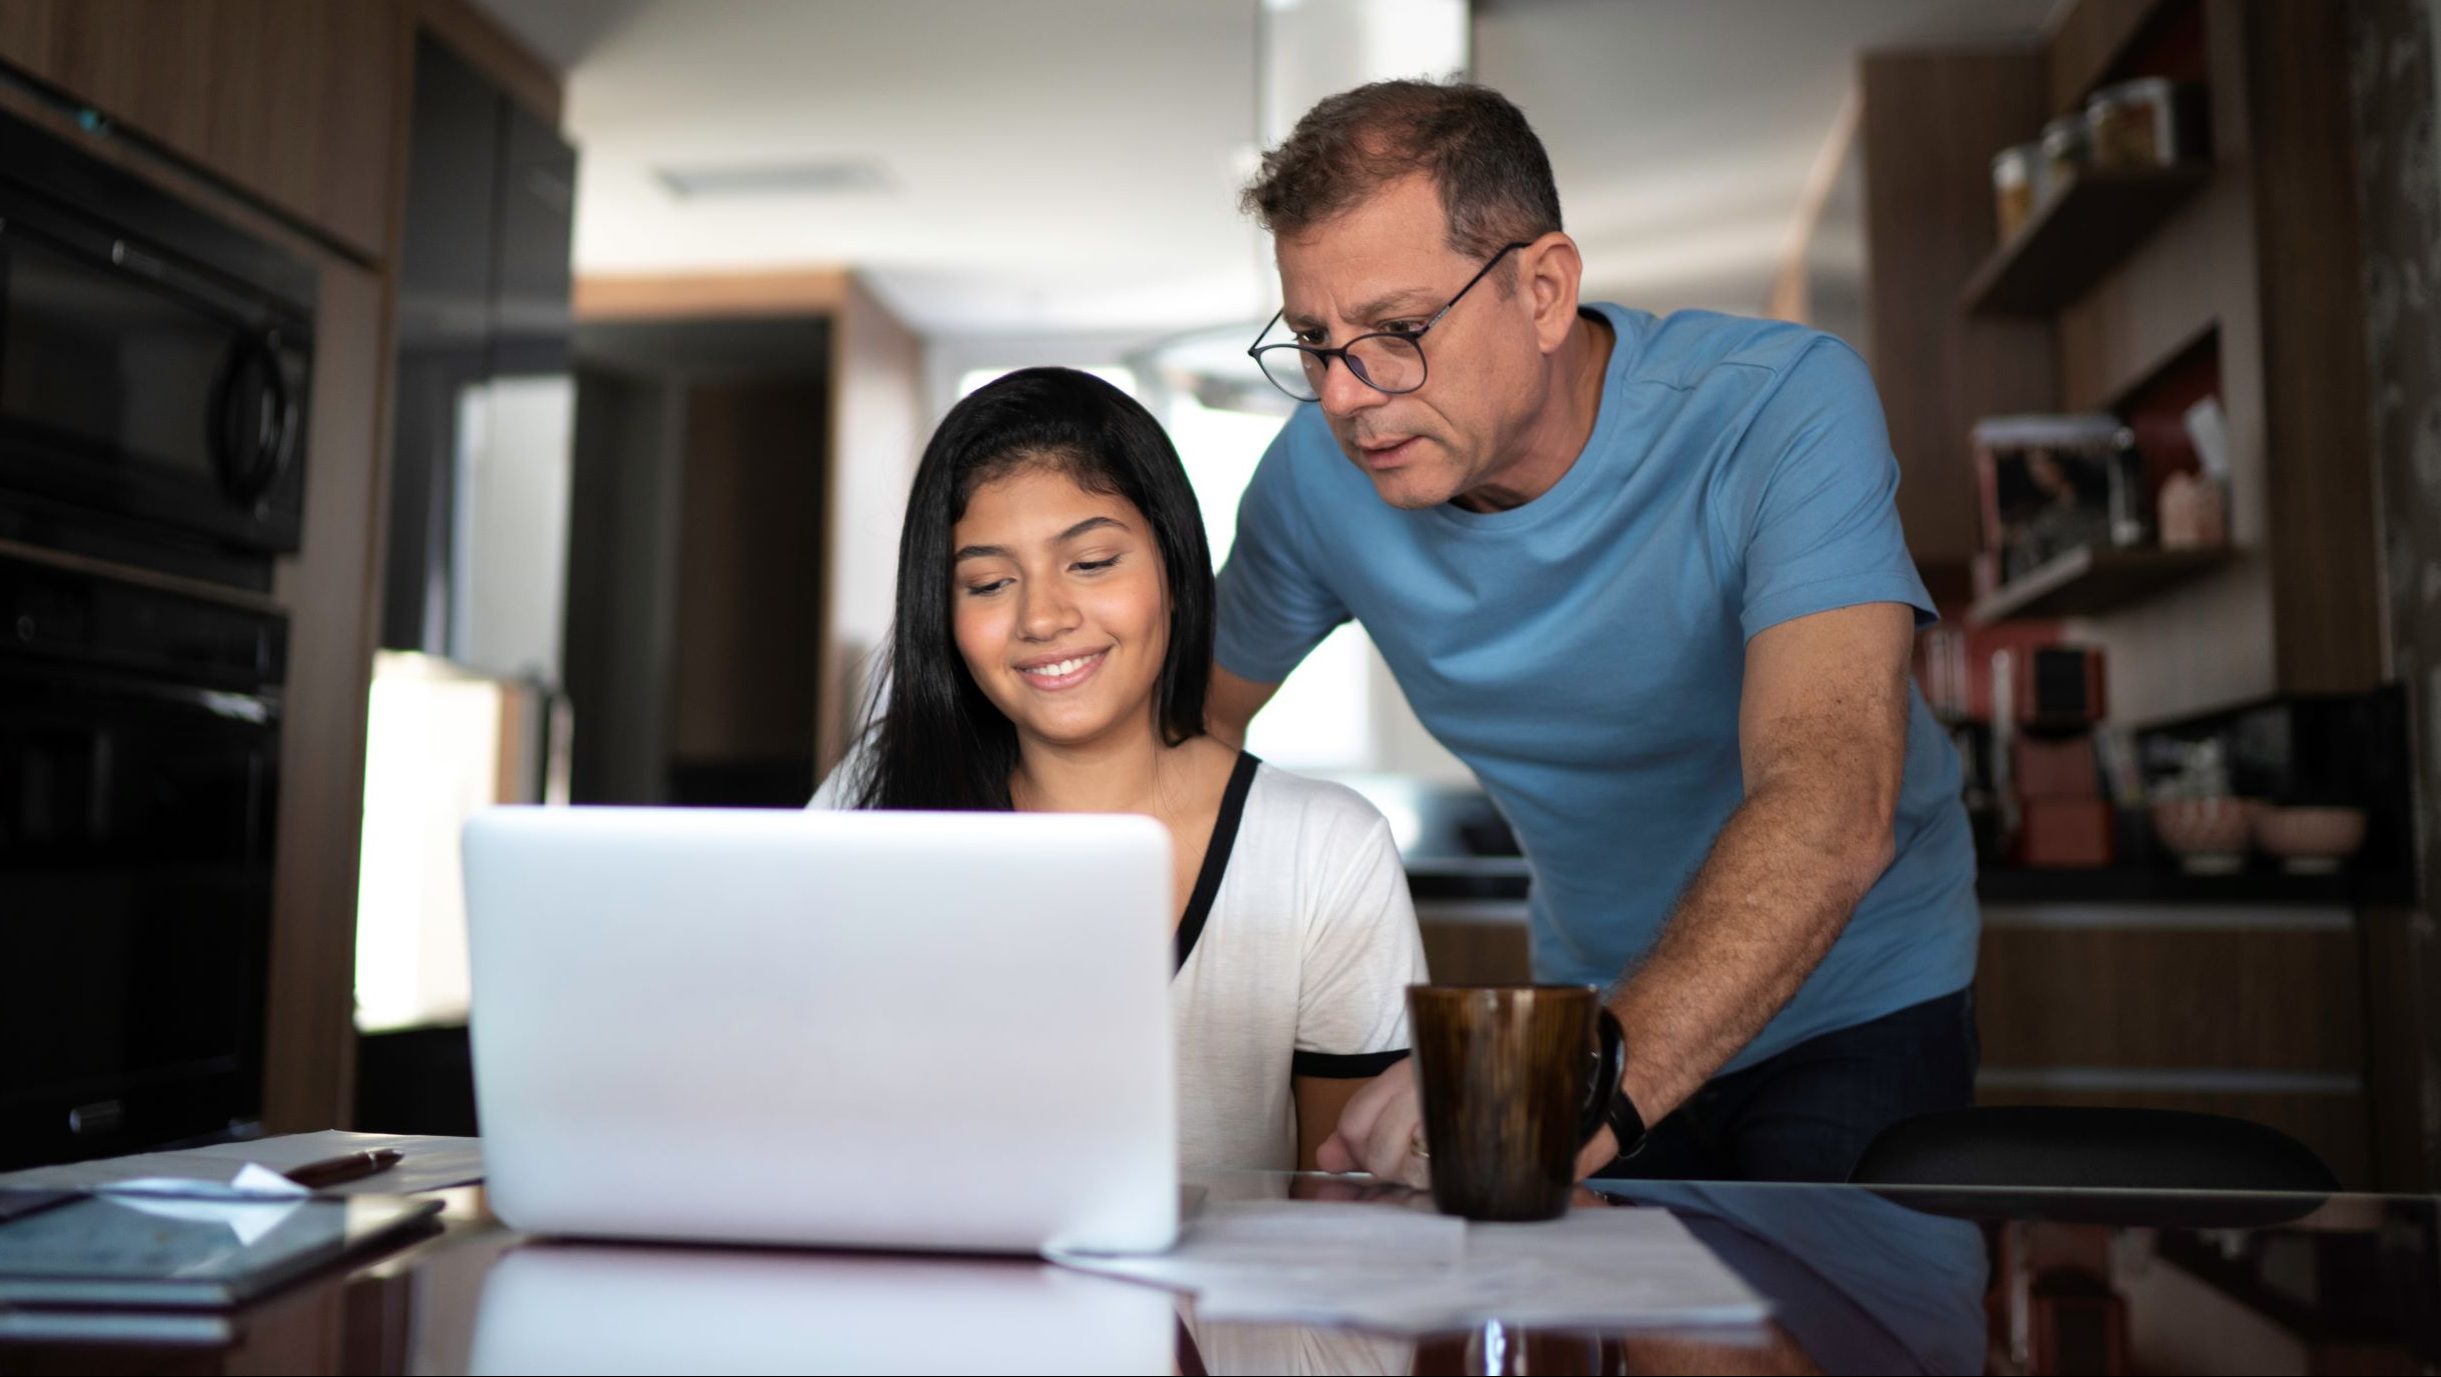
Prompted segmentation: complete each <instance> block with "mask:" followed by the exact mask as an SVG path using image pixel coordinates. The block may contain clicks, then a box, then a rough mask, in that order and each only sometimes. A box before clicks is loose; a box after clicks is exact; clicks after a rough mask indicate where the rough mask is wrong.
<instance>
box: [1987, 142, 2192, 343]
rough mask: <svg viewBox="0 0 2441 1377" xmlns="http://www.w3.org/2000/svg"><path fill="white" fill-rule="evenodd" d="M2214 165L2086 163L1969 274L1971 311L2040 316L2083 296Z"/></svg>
mask: <svg viewBox="0 0 2441 1377" xmlns="http://www.w3.org/2000/svg"><path fill="white" fill-rule="evenodd" d="M2211 179H2212V169H2210V168H2209V167H2168V168H2148V169H2143V170H2136V171H2119V172H2114V171H2105V170H2101V169H2088V170H2086V171H2084V172H2080V173H2078V174H2077V176H2076V178H2075V180H2073V181H2071V182H2070V183H2069V184H2068V189H2067V190H2065V191H2062V192H2060V193H2058V194H2057V195H2054V196H2053V197H2052V198H2051V199H2050V200H2049V201H2047V202H2045V203H2044V205H2043V207H2042V209H2040V210H2037V211H2036V212H2034V216H2033V218H2032V219H2029V220H2028V221H2026V223H2025V224H2024V225H2023V226H2022V227H2020V228H2019V230H2018V231H2017V233H2016V234H2015V235H2013V236H2011V237H2010V239H2009V241H2008V242H2007V243H2005V244H2002V245H2001V246H2000V247H1999V248H1998V249H1996V250H1994V251H1993V253H1992V256H1991V257H1990V258H1987V259H1985V260H1984V263H1983V266H1982V267H1980V268H1978V269H1976V270H1975V275H1974V276H1973V277H1971V278H1968V279H1967V283H1966V289H1965V290H1964V291H1963V292H1962V293H1960V304H1961V305H1962V306H1964V308H1965V309H1966V311H1967V313H1968V314H1970V315H2000V316H2042V315H2049V314H2050V313H2052V312H2053V311H2056V310H2058V309H2060V308H2061V307H2063V306H2066V305H2068V304H2069V303H2070V302H2073V301H2075V300H2076V299H2077V298H2078V297H2080V296H2083V295H2084V294H2085V289H2086V288H2088V287H2091V286H2092V285H2093V284H2094V283H2095V282H2096V281H2097V280H2099V279H2100V278H2101V276H2102V275H2103V274H2104V273H2107V272H2109V271H2110V270H2111V269H2112V268H2114V267H2117V266H2118V264H2119V262H2120V260H2122V259H2124V258H2126V257H2127V255H2128V254H2129V253H2131V252H2133V251H2134V250H2135V248H2136V246H2137V245H2138V244H2141V243H2143V242H2144V240H2145V238H2146V236H2148V235H2150V234H2151V233H2152V232H2153V230H2154V229H2155V228H2156V227H2158V226H2159V225H2160V224H2161V222H2162V221H2164V220H2167V219H2169V218H2170V216H2171V214H2172V213H2173V212H2175V211H2176V210H2177V209H2178V208H2179V207H2180V206H2182V205H2185V204H2186V203H2187V202H2188V201H2189V200H2190V199H2192V198H2193V197H2194V196H2195V194H2196V193H2197V192H2199V191H2201V190H2203V189H2204V184H2205V183H2206V182H2208V181H2210V180H2211Z"/></svg>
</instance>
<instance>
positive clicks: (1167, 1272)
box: [1052, 1200, 1770, 1334]
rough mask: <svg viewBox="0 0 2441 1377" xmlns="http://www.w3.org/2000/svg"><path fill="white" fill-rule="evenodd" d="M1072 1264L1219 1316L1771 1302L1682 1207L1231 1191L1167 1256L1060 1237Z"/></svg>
mask: <svg viewBox="0 0 2441 1377" xmlns="http://www.w3.org/2000/svg"><path fill="white" fill-rule="evenodd" d="M1052 1260H1053V1261H1055V1262H1058V1263H1060V1264H1061V1265H1062V1266H1067V1267H1074V1268H1077V1269H1079V1270H1082V1271H1088V1272H1096V1273H1100V1274H1102V1275H1104V1276H1114V1277H1125V1278H1129V1279H1131V1280H1135V1281H1142V1282H1148V1283H1151V1284H1153V1285H1156V1286H1163V1287H1167V1288H1169V1289H1171V1290H1175V1291H1186V1292H1190V1293H1192V1294H1193V1295H1194V1297H1195V1310H1196V1314H1197V1315H1198V1316H1199V1317H1200V1318H1202V1319H1207V1320H1237V1321H1246V1322H1261V1323H1284V1324H1293V1323H1305V1324H1333V1325H1356V1326H1361V1327H1364V1328H1370V1329H1380V1330H1390V1331H1395V1332H1400V1333H1414V1334H1421V1333H1433V1332H1439V1331H1446V1330H1452V1329H1465V1328H1471V1327H1474V1326H1477V1325H1481V1324H1485V1323H1489V1322H1491V1321H1494V1320H1497V1321H1500V1322H1502V1323H1505V1324H1511V1325H1516V1326H1519V1327H1524V1328H1603V1329H1640V1328H1651V1327H1661V1326H1669V1327H1690V1326H1714V1325H1743V1324H1756V1323H1760V1322H1761V1321H1762V1320H1763V1319H1764V1318H1765V1317H1766V1316H1767V1315H1768V1314H1769V1313H1770V1307H1769V1305H1768V1304H1767V1303H1766V1302H1765V1301H1764V1300H1763V1299H1762V1298H1761V1297H1760V1296H1758V1295H1756V1294H1755V1293H1754V1291H1753V1290H1751V1289H1750V1288H1748V1287H1747V1285H1746V1283H1744V1282H1743V1281H1740V1280H1739V1279H1738V1278H1737V1276H1736V1274H1735V1273H1732V1272H1731V1271H1730V1270H1729V1269H1728V1268H1727V1267H1726V1266H1724V1265H1722V1263H1721V1261H1720V1259H1719V1258H1717V1257H1714V1256H1713V1255H1712V1252H1711V1251H1710V1250H1709V1249H1707V1248H1705V1247H1704V1246H1703V1244H1701V1243H1699V1242H1697V1241H1696V1240H1695V1238H1694V1237H1693V1236H1692V1235H1690V1234H1689V1233H1688V1232H1687V1230H1686V1227H1685V1226H1684V1225H1682V1224H1680V1223H1679V1222H1678V1220H1677V1219H1676V1218H1675V1217H1674V1216H1672V1215H1671V1214H1670V1213H1669V1212H1668V1211H1666V1210H1658V1209H1583V1210H1577V1211H1574V1212H1572V1213H1570V1214H1568V1215H1567V1216H1565V1217H1563V1218H1561V1219H1557V1220H1553V1221H1551V1222H1549V1223H1545V1224H1468V1223H1466V1222H1464V1221H1462V1220H1458V1219H1453V1218H1450V1217H1448V1216H1444V1215H1438V1214H1426V1213H1423V1212H1421V1211H1418V1210H1409V1209H1401V1208H1397V1207H1395V1206H1386V1205H1368V1204H1341V1203H1321V1202H1303V1201H1276V1200H1273V1201H1234V1202H1215V1203H1213V1204H1209V1205H1207V1206H1205V1207H1204V1211H1203V1213H1202V1214H1201V1215H1199V1216H1197V1217H1196V1219H1195V1220H1194V1222H1193V1223H1192V1224H1190V1225H1189V1226H1188V1229H1187V1232H1186V1235H1185V1237H1184V1238H1183V1239H1182V1240H1181V1241H1180V1243H1179V1245H1178V1247H1177V1248H1175V1249H1174V1250H1172V1251H1171V1252H1169V1253H1166V1254H1163V1255H1160V1256H1157V1257H1116V1256H1105V1255H1097V1254H1084V1253H1076V1252H1067V1251H1057V1252H1054V1253H1053V1254H1052Z"/></svg>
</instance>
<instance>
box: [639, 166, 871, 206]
mask: <svg viewBox="0 0 2441 1377" xmlns="http://www.w3.org/2000/svg"><path fill="white" fill-rule="evenodd" d="M653 175H654V176H656V177H659V178H660V179H661V184H662V185H663V186H665V187H668V188H669V189H670V194H671V195H673V196H675V197H677V198H678V199H679V200H682V201H704V200H712V199H715V198H736V197H747V196H752V197H773V196H840V195H847V194H851V193H863V192H876V191H887V190H889V189H890V185H891V183H890V177H889V175H888V174H887V173H885V172H883V171H882V166H881V164H880V163H877V162H874V161H872V160H870V159H861V158H833V159H827V160H817V161H812V162H791V163H743V164H734V165H730V166H723V167H660V168H655V169H653Z"/></svg>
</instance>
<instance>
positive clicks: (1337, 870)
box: [1290, 814, 1426, 1079]
mask: <svg viewBox="0 0 2441 1377" xmlns="http://www.w3.org/2000/svg"><path fill="white" fill-rule="evenodd" d="M1351 843H1352V844H1351ZM1327 845H1328V850H1327V854H1328V855H1329V856H1330V867H1331V873H1330V877H1329V879H1328V881H1327V882H1325V883H1324V884H1322V885H1320V886H1318V887H1317V890H1316V892H1317V893H1318V894H1319V895H1320V896H1321V907H1320V908H1319V910H1318V911H1317V912H1316V913H1314V914H1313V916H1312V918H1311V919H1310V920H1309V921H1308V923H1307V925H1306V935H1305V960H1304V965H1303V978H1302V980H1301V982H1300V985H1299V989H1298V995H1297V1047H1296V1053H1295V1055H1294V1057H1293V1059H1292V1061H1291V1065H1290V1071H1291V1073H1292V1074H1294V1075H1299V1076H1322V1077H1327V1078H1332V1079H1351V1078H1355V1077H1361V1076H1375V1075H1379V1074H1381V1073H1382V1072H1383V1071H1386V1070H1388V1069H1389V1068H1390V1067H1391V1066H1392V1065H1394V1064H1396V1063H1397V1061H1398V1060H1399V1058H1401V1057H1403V1056H1405V1055H1406V1054H1407V987H1408V986H1409V985H1412V984H1417V983H1420V982H1422V981H1423V980H1424V979H1425V978H1426V977H1425V972H1424V938H1423V935H1422V934H1421V933H1420V932H1418V931H1417V929H1416V924H1415V904H1414V902H1413V901H1412V900H1410V899H1409V898H1408V896H1407V871H1406V868H1405V867H1404V866H1402V865H1401V864H1400V863H1399V856H1398V847H1397V845H1396V844H1395V843H1394V842H1392V840H1391V837H1390V824H1388V823H1387V822H1384V821H1383V820H1382V819H1381V816H1380V815H1379V814H1374V815H1373V816H1371V817H1370V818H1369V819H1367V820H1366V821H1365V823H1364V824H1363V825H1362V830H1361V831H1360V832H1358V833H1357V835H1355V836H1354V837H1353V838H1351V837H1349V836H1347V835H1345V833H1343V834H1342V835H1340V836H1336V837H1332V838H1329V839H1328V842H1327Z"/></svg>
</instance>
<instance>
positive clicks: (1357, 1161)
mask: <svg viewBox="0 0 2441 1377" xmlns="http://www.w3.org/2000/svg"><path fill="white" fill-rule="evenodd" d="M1423 1122H1424V1118H1423V1113H1422V1111H1421V1110H1420V1109H1419V1108H1418V1107H1417V1104H1416V1090H1415V1058H1413V1057H1409V1058H1408V1059H1407V1060H1405V1061H1402V1062H1400V1063H1399V1064H1398V1065H1396V1066H1393V1067H1391V1068H1390V1069H1389V1070H1387V1071H1384V1072H1383V1073H1381V1074H1380V1075H1378V1076H1375V1077H1374V1078H1373V1079H1372V1080H1370V1081H1368V1082H1366V1083H1365V1087H1364V1089H1362V1090H1359V1091H1357V1092H1356V1094H1355V1095H1354V1096H1352V1097H1351V1098H1350V1099H1349V1100H1348V1107H1347V1109H1346V1110H1345V1111H1343V1112H1342V1113H1341V1114H1340V1116H1339V1127H1338V1128H1337V1129H1336V1130H1334V1131H1333V1132H1332V1134H1331V1136H1330V1137H1329V1138H1327V1139H1325V1140H1323V1144H1322V1147H1321V1149H1320V1150H1319V1151H1317V1152H1316V1153H1315V1156H1314V1160H1315V1163H1316V1164H1317V1165H1319V1166H1320V1167H1321V1168H1322V1169H1323V1170H1324V1171H1369V1172H1371V1173H1373V1174H1374V1175H1375V1176H1378V1177H1380V1178H1381V1179H1382V1180H1384V1181H1400V1182H1404V1183H1406V1184H1407V1185H1410V1186H1413V1187H1415V1188H1416V1189H1418V1190H1424V1189H1428V1188H1429V1187H1430V1186H1431V1185H1432V1176H1431V1171H1430V1168H1429V1166H1428V1164H1427V1163H1426V1162H1425V1161H1424V1159H1423V1158H1421V1157H1419V1156H1417V1155H1416V1152H1415V1143H1416V1137H1417V1135H1418V1132H1419V1131H1420V1129H1421V1128H1422V1125H1423Z"/></svg>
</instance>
